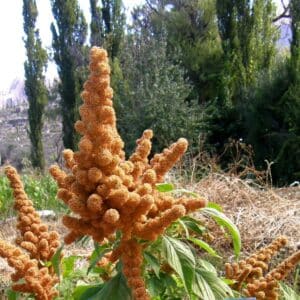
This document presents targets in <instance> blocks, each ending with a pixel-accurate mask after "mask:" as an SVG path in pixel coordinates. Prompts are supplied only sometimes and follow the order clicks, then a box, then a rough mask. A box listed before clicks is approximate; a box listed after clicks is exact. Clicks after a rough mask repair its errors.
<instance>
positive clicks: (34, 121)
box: [23, 0, 48, 170]
mask: <svg viewBox="0 0 300 300" xmlns="http://www.w3.org/2000/svg"><path fill="white" fill-rule="evenodd" d="M37 15H38V11H37V6H36V2H35V0H23V20H24V23H23V27H24V32H25V34H26V37H25V39H24V43H25V48H26V54H27V61H26V62H25V63H24V69H25V93H26V95H27V98H28V102H29V109H28V119H29V138H30V142H31V162H32V166H33V167H36V168H39V169H40V170H44V167H45V160H44V151H43V144H42V129H43V115H44V109H45V105H46V104H47V101H48V95H47V89H46V87H45V84H44V75H43V72H44V70H45V68H46V65H47V52H46V51H45V50H44V49H43V47H42V44H41V40H40V37H39V32H38V30H37V29H36V28H35V23H36V18H37Z"/></svg>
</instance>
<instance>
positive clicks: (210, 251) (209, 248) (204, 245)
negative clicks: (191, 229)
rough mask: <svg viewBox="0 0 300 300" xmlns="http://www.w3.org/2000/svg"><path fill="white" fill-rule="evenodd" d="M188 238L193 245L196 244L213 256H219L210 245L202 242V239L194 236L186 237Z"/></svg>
mask: <svg viewBox="0 0 300 300" xmlns="http://www.w3.org/2000/svg"><path fill="white" fill-rule="evenodd" d="M188 240H189V241H191V242H193V243H194V244H195V245H197V246H198V247H200V248H201V249H203V250H205V251H206V252H207V253H209V254H210V255H212V256H214V257H218V258H221V256H219V255H218V254H217V252H216V251H215V250H214V249H213V248H212V247H211V246H210V245H208V244H207V243H206V242H204V241H202V240H199V239H196V238H193V237H190V238H188Z"/></svg>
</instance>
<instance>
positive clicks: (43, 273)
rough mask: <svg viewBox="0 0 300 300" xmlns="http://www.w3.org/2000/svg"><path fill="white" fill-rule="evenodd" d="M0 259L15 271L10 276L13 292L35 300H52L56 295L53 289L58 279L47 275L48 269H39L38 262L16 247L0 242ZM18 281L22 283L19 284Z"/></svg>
mask: <svg viewBox="0 0 300 300" xmlns="http://www.w3.org/2000/svg"><path fill="white" fill-rule="evenodd" d="M0 257H3V258H5V259H7V261H8V264H9V265H10V266H11V267H12V268H14V269H15V273H14V274H12V276H11V278H12V282H13V284H12V289H13V290H14V291H17V292H22V293H30V294H34V295H35V296H36V298H35V299H37V300H52V299H54V298H55V297H56V296H57V295H58V292H57V291H56V290H55V289H54V286H55V284H56V283H57V282H58V278H57V277H56V276H55V275H53V274H49V269H48V268H46V267H41V268H39V266H38V261H37V260H35V259H31V258H30V257H29V256H28V255H27V254H24V253H22V251H21V250H20V249H19V248H18V247H16V246H13V245H11V244H9V243H6V242H4V241H2V240H0ZM20 279H23V280H24V283H20Z"/></svg>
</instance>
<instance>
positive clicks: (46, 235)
mask: <svg viewBox="0 0 300 300" xmlns="http://www.w3.org/2000/svg"><path fill="white" fill-rule="evenodd" d="M5 173H6V176H7V178H8V180H9V182H10V186H11V188H12V189H13V195H14V199H15V201H14V208H15V210H16V211H17V214H18V222H17V228H18V230H19V232H20V235H19V236H18V237H17V238H16V244H17V245H18V246H19V247H18V246H14V245H11V244H9V243H6V242H5V241H2V240H0V256H1V257H3V258H5V259H6V260H7V262H8V264H9V265H10V266H11V267H12V268H14V269H15V273H13V274H12V275H11V280H12V282H13V284H12V289H13V290H14V291H17V292H22V293H30V294H34V295H35V297H36V299H37V300H52V299H54V298H55V297H56V296H57V295H58V292H57V290H56V289H55V288H54V286H55V285H56V283H57V282H58V278H57V276H56V275H55V274H54V270H53V268H51V267H50V268H48V267H44V266H43V264H42V262H47V261H49V260H50V259H51V258H52V256H53V255H54V253H55V252H56V250H57V248H58V247H59V236H58V233H57V232H56V231H48V228H47V226H46V225H45V224H43V223H42V221H41V219H40V217H39V215H38V213H37V212H36V211H35V209H34V207H33V205H32V201H31V200H29V199H28V197H27V195H26V193H25V191H24V187H23V184H22V182H21V179H20V177H19V175H18V173H17V171H16V169H14V168H13V167H11V166H8V167H6V168H5ZM20 280H23V281H24V282H20Z"/></svg>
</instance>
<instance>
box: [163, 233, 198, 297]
mask: <svg viewBox="0 0 300 300" xmlns="http://www.w3.org/2000/svg"><path fill="white" fill-rule="evenodd" d="M162 254H163V256H164V258H165V259H166V261H167V262H168V264H169V265H170V266H171V267H172V268H173V269H174V270H175V271H176V272H177V274H178V275H179V277H180V278H181V279H182V281H183V284H184V286H185V289H186V291H187V292H190V291H191V289H192V284H193V281H194V279H195V266H196V261H195V257H194V255H193V253H192V251H191V249H190V248H189V247H188V246H187V245H186V244H184V243H183V242H181V241H179V240H177V239H174V238H171V237H168V236H163V237H162Z"/></svg>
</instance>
